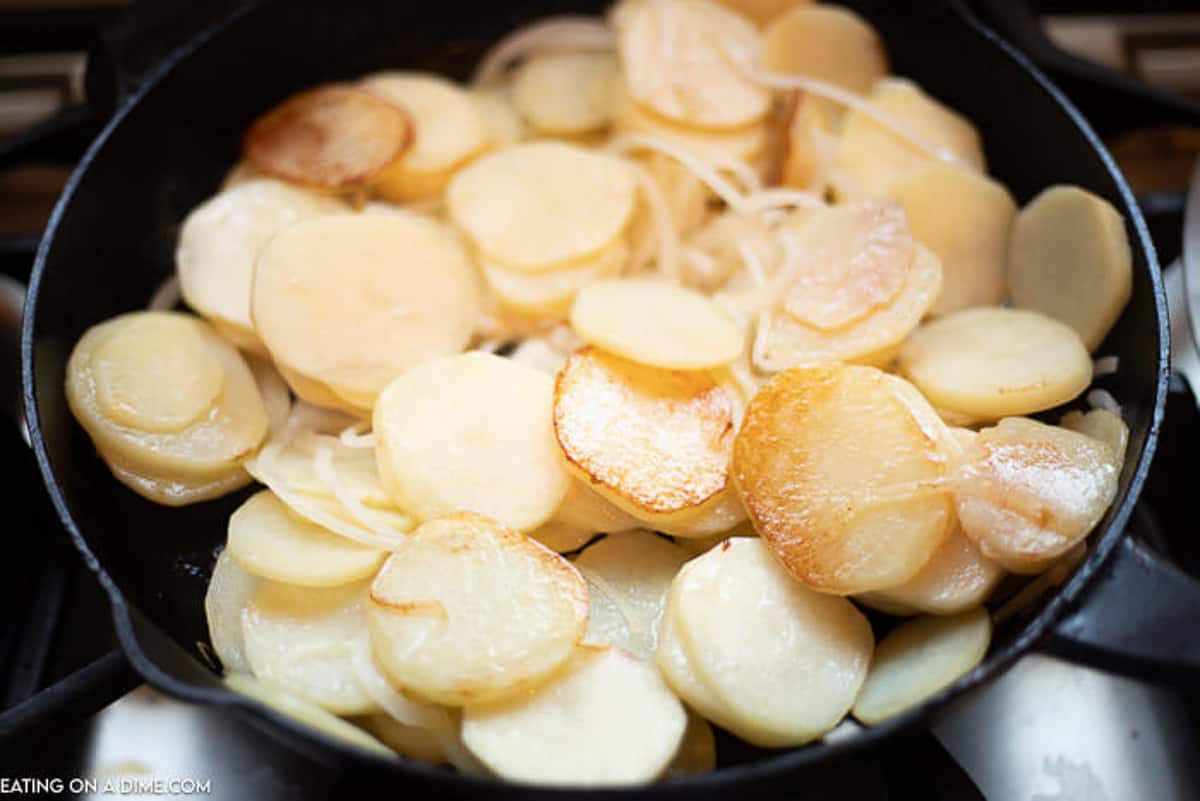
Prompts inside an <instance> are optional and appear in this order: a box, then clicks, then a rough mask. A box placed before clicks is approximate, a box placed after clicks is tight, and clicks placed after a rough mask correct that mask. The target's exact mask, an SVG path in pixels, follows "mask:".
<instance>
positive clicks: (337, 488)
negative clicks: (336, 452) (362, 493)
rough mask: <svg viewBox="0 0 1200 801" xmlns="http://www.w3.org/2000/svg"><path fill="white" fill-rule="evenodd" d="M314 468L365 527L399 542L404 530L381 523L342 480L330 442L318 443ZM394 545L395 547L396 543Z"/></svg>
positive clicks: (319, 477) (347, 509)
mask: <svg viewBox="0 0 1200 801" xmlns="http://www.w3.org/2000/svg"><path fill="white" fill-rule="evenodd" d="M313 468H314V469H315V470H316V473H317V478H318V479H320V480H321V482H322V483H324V484H325V486H327V487H329V491H330V492H332V493H333V497H334V498H336V499H337V502H338V503H340V504H341V505H342V506H343V507H344V508H345V509H346V511H347V512H349V513H350V516H351V517H353V518H354V519H355V520H357V521H358V523H359V524H360V525H361V526H363V528H366V529H367V530H369V531H371V532H374V533H375V534H376V535H378V536H379V537H380V538H381V539H382V540H384V541H393V540H395V541H397V542H398V540H396V538H397V537H400V536H403V532H398V531H395V530H394V529H393V528H392V527H391V526H388V525H386V524H384V523H380V522H379V517H378V515H377V514H376V513H374V512H372V510H370V509H368V508H367V507H366V506H365V505H364V504H363V502H362V500H361V499H359V498H358V497H357V496H356V495H355V494H354V493H353V492H351V491H350V490H349V488H347V487H346V485H345V483H343V481H342V477H341V476H339V475H338V472H337V468H336V467H334V464H333V448H332V447H331V446H330V445H329V443H327V442H322V443H320V444H319V445H317V451H316V454H315V455H314V456H313ZM392 547H395V545H393V546H392Z"/></svg>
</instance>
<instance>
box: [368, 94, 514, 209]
mask: <svg viewBox="0 0 1200 801" xmlns="http://www.w3.org/2000/svg"><path fill="white" fill-rule="evenodd" d="M362 87H363V88H364V89H365V90H366V91H367V92H370V93H371V94H373V95H377V96H379V97H381V98H383V99H384V100H386V101H387V102H389V103H392V104H394V105H396V106H397V107H399V108H402V109H404V110H405V111H407V112H408V114H409V117H410V119H411V120H412V125H413V130H414V138H413V144H412V147H411V148H409V149H408V151H407V152H405V153H404V154H403V155H402V156H401V157H400V158H399V159H397V160H396V161H395V162H393V163H392V164H391V165H390V166H389V167H388V168H387V170H385V171H384V172H383V174H381V175H379V176H378V178H377V180H375V181H374V182H373V186H374V189H375V191H376V192H378V193H379V194H380V195H381V196H382V197H383V198H385V199H387V200H391V201H394V202H397V203H403V202H407V201H413V200H423V199H425V198H429V197H432V196H434V195H438V194H440V193H441V191H442V189H443V188H444V187H445V186H446V182H447V181H448V180H450V176H451V175H453V174H454V171H455V170H456V169H458V168H459V167H461V166H462V165H463V164H464V163H466V162H467V161H468V160H469V159H471V157H473V156H475V155H477V154H478V153H480V152H481V151H483V150H484V148H486V147H487V146H488V144H489V142H490V141H491V137H490V135H489V131H488V126H487V122H486V121H485V120H484V117H483V114H482V113H481V112H480V109H479V106H478V105H477V104H476V102H475V101H474V99H473V98H472V97H471V95H470V94H468V93H467V91H466V90H465V89H463V88H461V87H459V86H456V85H455V84H454V83H452V82H450V81H448V80H446V79H445V78H443V77H442V76H440V75H433V74H427V73H420V72H381V73H378V74H376V75H371V76H368V77H367V78H365V79H364V80H363V82H362Z"/></svg>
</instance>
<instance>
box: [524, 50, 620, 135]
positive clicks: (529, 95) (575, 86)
mask: <svg viewBox="0 0 1200 801" xmlns="http://www.w3.org/2000/svg"><path fill="white" fill-rule="evenodd" d="M620 80H621V70H620V65H618V64H617V59H616V58H615V57H614V56H613V55H612V54H611V53H587V52H577V53H542V54H538V55H535V56H533V57H531V58H530V59H529V60H528V61H526V62H525V63H524V64H522V65H521V66H520V67H518V68H517V72H516V76H515V77H514V78H513V88H512V99H513V106H515V107H516V109H517V111H519V112H520V113H521V115H522V116H523V117H524V118H525V119H526V120H528V121H529V124H530V125H531V126H533V128H534V129H535V130H536V131H538V132H540V133H543V134H549V135H562V136H573V135H576V134H582V133H588V132H591V131H596V130H598V129H600V128H604V127H605V126H607V125H608V123H609V120H610V119H611V117H612V106H613V89H614V87H615V86H616V84H617V82H618V81H620Z"/></svg>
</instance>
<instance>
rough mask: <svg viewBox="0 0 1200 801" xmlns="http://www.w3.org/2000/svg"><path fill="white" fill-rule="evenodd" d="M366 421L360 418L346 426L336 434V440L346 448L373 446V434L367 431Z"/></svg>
mask: <svg viewBox="0 0 1200 801" xmlns="http://www.w3.org/2000/svg"><path fill="white" fill-rule="evenodd" d="M366 428H367V421H366V420H360V421H359V422H357V423H355V424H354V425H351V426H346V427H345V428H344V429H342V431H341V433H339V434H338V440H339V441H340V442H341V443H342V444H343V445H345V446H346V447H347V448H363V449H366V448H374V447H375V434H374V433H373V432H371V431H367V430H366ZM364 432H365V433H364Z"/></svg>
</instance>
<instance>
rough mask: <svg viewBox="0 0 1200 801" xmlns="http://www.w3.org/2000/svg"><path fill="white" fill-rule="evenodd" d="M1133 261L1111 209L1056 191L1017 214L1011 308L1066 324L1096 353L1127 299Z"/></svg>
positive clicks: (1064, 189) (1079, 192)
mask: <svg viewBox="0 0 1200 801" xmlns="http://www.w3.org/2000/svg"><path fill="white" fill-rule="evenodd" d="M1132 262H1133V256H1132V254H1131V251H1130V249H1129V239H1128V237H1127V236H1126V234H1125V221H1124V220H1123V219H1122V217H1121V214H1120V212H1118V211H1117V210H1116V209H1115V208H1113V206H1112V204H1110V203H1109V202H1108V201H1107V200H1105V199H1104V198H1101V197H1098V196H1096V195H1093V194H1092V193H1091V192H1088V191H1086V190H1084V189H1080V188H1079V187H1077V186H1052V187H1050V188H1049V189H1047V190H1045V191H1044V192H1042V193H1041V194H1040V195H1038V196H1037V197H1035V198H1034V199H1033V200H1031V201H1030V202H1029V203H1028V204H1026V206H1025V208H1023V209H1021V213H1020V214H1018V215H1017V220H1016V223H1015V224H1014V225H1013V230H1012V247H1011V249H1010V250H1009V262H1008V284H1009V287H1010V289H1011V290H1012V298H1013V303H1015V304H1016V305H1017V306H1021V307H1024V308H1027V309H1035V310H1037V311H1040V312H1042V313H1043V314H1048V315H1050V316H1051V317H1053V318H1055V319H1056V320H1061V321H1063V322H1064V323H1066V324H1067V325H1069V326H1071V327H1072V328H1074V329H1075V331H1076V333H1078V334H1079V336H1080V338H1081V339H1083V342H1084V344H1085V345H1087V347H1088V350H1093V349H1095V348H1097V347H1099V346H1100V343H1101V342H1103V341H1104V337H1106V336H1107V335H1108V331H1109V329H1111V328H1112V327H1113V324H1114V323H1116V321H1117V318H1118V317H1120V316H1121V311H1122V310H1123V309H1124V308H1125V304H1126V303H1128V302H1129V295H1130V293H1131V292H1132V286H1133V267H1132Z"/></svg>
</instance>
